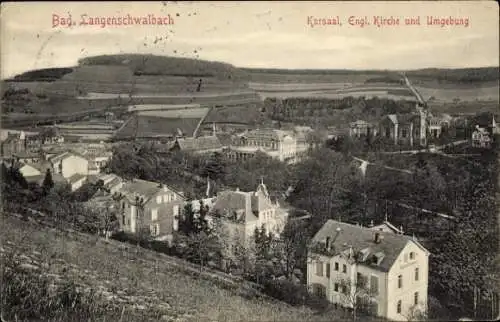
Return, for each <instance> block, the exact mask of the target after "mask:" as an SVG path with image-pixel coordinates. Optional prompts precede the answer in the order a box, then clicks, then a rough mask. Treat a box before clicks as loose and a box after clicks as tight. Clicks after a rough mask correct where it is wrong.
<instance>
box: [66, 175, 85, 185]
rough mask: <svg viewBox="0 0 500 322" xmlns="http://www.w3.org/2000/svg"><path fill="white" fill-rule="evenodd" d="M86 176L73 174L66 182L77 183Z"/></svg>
mask: <svg viewBox="0 0 500 322" xmlns="http://www.w3.org/2000/svg"><path fill="white" fill-rule="evenodd" d="M85 177H86V176H85V175H83V174H79V173H75V174H74V175H72V176H71V177H69V178H68V182H69V183H71V184H73V183H75V182H78V181H80V180H81V179H83V178H85Z"/></svg>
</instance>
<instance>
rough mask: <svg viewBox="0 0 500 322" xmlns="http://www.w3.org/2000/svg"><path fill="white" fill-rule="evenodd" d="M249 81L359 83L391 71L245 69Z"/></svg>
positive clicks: (385, 74)
mask: <svg viewBox="0 0 500 322" xmlns="http://www.w3.org/2000/svg"><path fill="white" fill-rule="evenodd" d="M243 70H244V71H246V72H247V74H248V76H247V78H248V81H250V82H258V83H278V82H280V83H285V84H286V83H355V84H356V83H357V84H362V83H365V82H366V81H368V80H370V79H374V78H380V77H387V75H388V74H392V73H393V72H389V71H356V70H322V71H318V70H259V69H243Z"/></svg>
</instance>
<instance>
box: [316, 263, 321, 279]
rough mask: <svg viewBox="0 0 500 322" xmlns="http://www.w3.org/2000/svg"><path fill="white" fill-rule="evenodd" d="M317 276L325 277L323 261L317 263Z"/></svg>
mask: <svg viewBox="0 0 500 322" xmlns="http://www.w3.org/2000/svg"><path fill="white" fill-rule="evenodd" d="M316 275H318V276H323V262H321V261H318V262H317V263H316Z"/></svg>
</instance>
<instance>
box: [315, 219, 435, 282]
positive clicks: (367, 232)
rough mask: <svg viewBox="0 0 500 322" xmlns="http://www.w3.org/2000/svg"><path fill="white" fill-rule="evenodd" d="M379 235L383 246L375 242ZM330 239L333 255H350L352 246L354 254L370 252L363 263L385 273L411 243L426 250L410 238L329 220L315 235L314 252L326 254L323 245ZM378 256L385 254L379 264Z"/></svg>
mask: <svg viewBox="0 0 500 322" xmlns="http://www.w3.org/2000/svg"><path fill="white" fill-rule="evenodd" d="M338 228H340V232H338V230H337V229H338ZM375 233H379V234H380V235H381V236H382V237H383V239H382V241H381V242H380V243H375V242H374V235H375ZM327 237H330V240H331V243H332V248H333V252H332V253H330V255H333V256H335V255H337V254H340V253H343V252H348V251H349V249H350V248H351V247H352V251H353V254H357V253H358V252H360V251H362V250H366V257H365V260H363V259H360V261H361V263H362V264H364V265H366V266H369V267H371V268H373V269H377V270H381V271H384V272H387V271H389V270H390V268H391V267H392V266H393V264H394V262H395V261H396V259H397V258H398V256H399V255H400V253H401V251H402V250H403V248H404V247H405V246H406V245H407V244H408V243H409V242H414V243H416V244H417V245H418V246H419V247H422V246H421V245H420V244H419V243H418V242H417V241H416V240H414V239H412V238H411V237H409V236H405V235H399V234H394V233H383V232H377V231H374V230H372V229H370V228H367V227H362V226H355V225H351V224H347V223H343V222H338V221H335V220H328V221H327V222H326V223H325V224H324V225H323V227H322V228H321V229H320V230H319V231H318V232H317V233H316V235H315V236H314V238H313V240H312V244H311V247H312V248H311V251H313V252H315V253H322V252H323V251H322V249H324V247H321V245H322V243H325V242H326V238H327ZM318 246H319V247H318ZM315 247H316V248H315ZM426 251H427V250H426ZM375 254H379V255H381V256H379V258H381V261H380V262H379V263H374V262H373V255H375Z"/></svg>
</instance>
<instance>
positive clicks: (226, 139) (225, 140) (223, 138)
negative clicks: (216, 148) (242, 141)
mask: <svg viewBox="0 0 500 322" xmlns="http://www.w3.org/2000/svg"><path fill="white" fill-rule="evenodd" d="M216 136H217V137H218V138H219V142H220V143H221V144H222V145H223V146H229V145H231V140H232V137H231V134H228V133H217V134H216Z"/></svg>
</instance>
